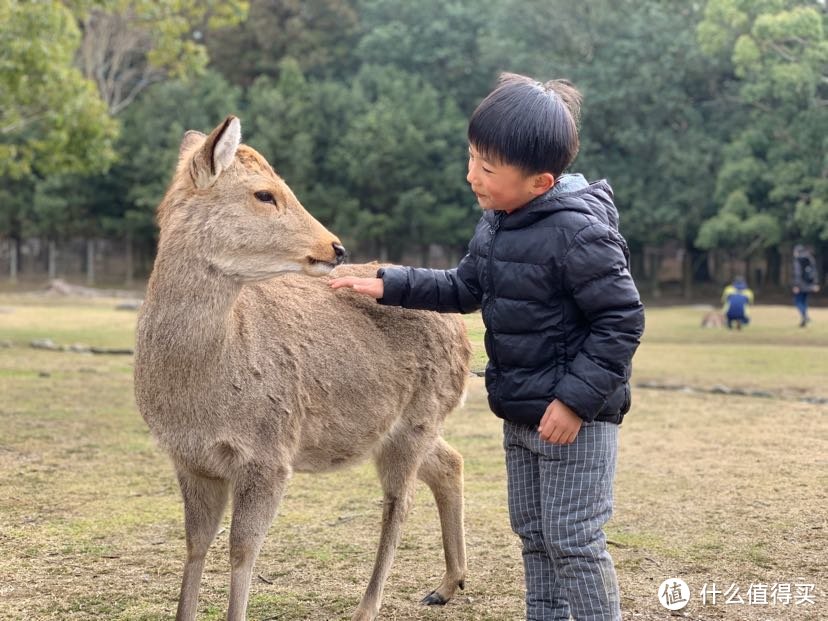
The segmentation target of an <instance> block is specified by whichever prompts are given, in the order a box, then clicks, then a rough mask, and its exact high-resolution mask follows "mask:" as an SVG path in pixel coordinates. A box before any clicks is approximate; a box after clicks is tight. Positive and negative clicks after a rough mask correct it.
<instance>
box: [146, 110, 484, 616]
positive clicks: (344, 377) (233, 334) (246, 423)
mask: <svg viewBox="0 0 828 621" xmlns="http://www.w3.org/2000/svg"><path fill="white" fill-rule="evenodd" d="M239 137H240V131H239V126H238V120H236V119H234V118H233V117H228V119H227V120H226V121H225V122H224V123H223V124H222V125H220V126H219V127H217V128H216V129H215V130H214V131H213V133H212V134H211V135H210V136H208V137H205V136H204V135H203V134H198V133H197V132H188V133H187V134H186V135H185V138H184V140H183V142H182V146H181V157H180V160H179V164H178V167H177V170H176V173H175V176H174V178H173V181H172V183H171V185H170V188H169V190H168V191H167V194H166V196H165V197H164V200H163V202H162V203H161V205H160V206H159V209H158V221H159V225H160V228H161V236H160V240H159V247H158V256H157V258H156V262H155V267H154V269H153V273H152V276H151V277H150V281H149V285H148V290H147V295H146V299H145V302H144V304H143V306H142V308H141V311H140V316H139V321H138V329H137V353H136V359H135V393H136V400H137V403H138V406H139V409H140V411H141V414H142V415H143V417H144V419H145V420H146V422H147V424H148V425H149V427H150V429H151V431H152V433H153V435H154V436H155V437H156V438H157V440H158V441H159V443H160V444H161V446H162V447H163V448H164V449H165V450H166V451H167V452H168V453H169V455H170V456H171V458H172V461H173V464H174V466H175V469H176V472H177V474H178V479H179V483H180V486H181V492H182V496H183V500H184V508H185V529H186V535H187V562H186V565H185V569H184V577H183V581H182V587H181V597H180V600H179V607H178V615H177V619H179V620H192V619H195V614H196V606H197V598H198V588H199V582H200V579H201V574H202V571H203V568H204V557H205V554H206V551H207V548H208V547H209V545H210V543H211V542H212V540H213V538H214V536H215V533H216V531H217V529H218V526H219V523H220V520H221V516H222V514H223V512H224V509H225V505H226V504H227V500H228V498H229V497H231V496H232V499H233V515H232V524H231V534H230V558H231V567H232V572H231V587H230V606H229V610H228V617H227V618H228V619H231V620H233V621H240V620H242V619H244V618H245V610H246V606H247V598H248V593H249V586H250V578H251V575H252V569H253V563H254V561H255V559H256V556H257V555H258V552H259V550H260V547H261V545H262V542H263V540H264V537H265V534H266V532H267V529H268V527H269V525H270V523H271V521H272V519H273V516H274V514H275V512H276V508H277V505H278V503H279V499H280V497H281V495H282V493H283V491H284V488H285V485H286V483H287V480H288V479H289V478H290V476H291V473H292V472H294V471H305V472H320V471H323V470H329V469H331V468H337V467H341V466H345V465H348V464H352V463H355V462H357V461H359V460H361V459H364V458H365V457H367V456H372V457H373V459H374V460H375V462H376V465H377V471H378V473H379V477H380V480H381V483H382V488H383V492H384V511H383V518H382V529H381V534H380V544H379V550H378V552H377V558H376V563H375V566H374V571H373V574H372V577H371V581H370V583H369V585H368V588H367V590H366V592H365V594H364V596H363V598H362V601H361V602H360V604H359V607H358V608H357V610H356V612H355V613H354V615H353V619H360V620H363V619H374V618H375V617H376V616H377V614H378V612H379V607H380V599H381V596H382V589H383V585H384V582H385V579H386V577H387V575H388V572H389V570H390V567H391V563H392V561H393V557H394V551H395V548H396V546H397V543H398V541H399V538H400V528H401V525H402V522H403V519H404V517H405V515H406V512H407V510H408V508H409V506H410V503H411V497H412V488H413V485H414V482H415V479H416V478H418V477H419V478H420V479H422V480H424V481H425V482H426V483H427V484H428V485H429V487H430V488H431V489H432V491H433V492H434V495H435V498H436V499H437V504H438V509H439V512H440V519H441V525H442V529H443V541H444V549H445V556H446V574H445V576H444V578H443V581H442V583H441V584H440V585H439V586H438V588H437V589H436V590H435V591H434V592H433V593H432V594H431V595H430V596H429V597H427V600H428V601H427V603H444V602H445V601H447V600H448V599H449V598H450V597H451V596H452V595H453V593H454V592H455V590H456V588H457V587H458V586H460V587H462V585H463V579H464V575H465V544H464V536H463V523H462V522H463V499H462V489H463V481H462V458H461V457H460V455H459V454H458V453H457V452H456V451H455V450H454V449H452V448H451V447H449V446H448V445H447V444H446V443H445V442H444V441H443V440H442V439H441V438H440V436H439V433H440V427H441V424H442V422H443V420H444V419H445V417H446V416H447V415H448V413H449V412H450V411H451V410H452V409H454V408H455V407H456V406H457V405H458V403H459V402H460V400H461V395H462V394H463V392H464V388H465V382H466V377H467V374H468V363H469V355H470V347H469V344H468V340H467V338H466V334H465V328H464V325H463V323H462V322H461V321H460V320H459V318H458V317H456V316H448V315H445V316H444V315H438V314H436V313H428V312H415V311H408V310H404V309H400V308H391V307H384V306H380V305H378V304H377V303H376V302H375V301H373V300H371V299H369V298H366V297H364V296H360V295H358V294H356V293H354V292H353V291H350V290H338V291H334V290H332V289H330V287H329V286H328V279H327V278H324V277H323V278H314V277H313V276H314V275H315V276H319V275H324V274H325V273H326V272H329V271H330V269H331V267H332V266H333V264H334V263H335V262H337V259H338V257H337V253H336V249H335V246H334V244H338V240H337V239H336V238H335V237H334V236H333V235H331V234H330V233H329V232H328V231H327V230H326V229H325V228H324V227H322V225H321V224H319V223H318V222H317V221H316V220H314V219H313V218H312V217H311V216H310V214H308V213H307V212H306V211H305V210H304V208H303V207H302V206H301V205H300V204H299V202H298V201H297V200H296V198H295V196H293V193H292V192H291V191H290V189H289V188H288V186H287V185H286V184H285V183H284V182H283V181H282V180H281V179H280V178H279V177H278V176H277V175H276V174H275V173H274V172H273V169H272V168H271V167H270V165H269V164H268V163H267V162H266V160H264V158H262V157H261V155H259V154H258V153H256V152H255V151H254V150H253V149H251V148H249V147H246V146H244V145H241V146H239V144H238V140H239ZM263 190H266V191H269V192H271V193H272V194H273V195H274V197H275V198H276V205H273V204H271V203H267V202H262V201H259V200H257V199H256V198H255V197H254V193H255V192H259V191H263ZM376 267H377V266H376V265H370V266H342V267H338V268H337V269H336V271H335V275H337V276H338V275H344V274H354V275H362V276H367V275H373V274H374V273H375V271H376Z"/></svg>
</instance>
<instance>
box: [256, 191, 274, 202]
mask: <svg viewBox="0 0 828 621" xmlns="http://www.w3.org/2000/svg"><path fill="white" fill-rule="evenodd" d="M253 196H255V197H256V199H257V200H260V201H262V202H263V203H273V204H274V205H275V204H276V199H275V198H274V197H273V194H271V193H270V192H267V191H265V190H261V191H259V192H255V193H254V194H253Z"/></svg>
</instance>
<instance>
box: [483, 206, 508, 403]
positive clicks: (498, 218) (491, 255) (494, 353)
mask: <svg viewBox="0 0 828 621" xmlns="http://www.w3.org/2000/svg"><path fill="white" fill-rule="evenodd" d="M503 216H504V214H503V212H498V213H496V214H495V221H494V223H493V224H490V225H489V235H491V238H492V241H491V243H490V244H489V256H488V259H487V262H486V263H487V269H488V272H489V274H488V278H489V308H490V309H491V307H492V304H493V303H494V276H493V275H492V262H493V259H494V244H495V238H496V237H497V231H498V229H499V228H500V223H501V222H502V221H503ZM491 315H492V314H491V312H489V318H490V319H491ZM485 323H486V326H487V329H488V330H491V328H489V327H488V326H490V325H491V324H490V322H488V321H486V322H485ZM492 364H494V367H495V369H496V372H495V378H494V386H493V387H492V401H494V402H497V401H498V396H497V388H498V385H499V383H500V382H499V380H500V365H499V364H498V362H497V349H496V346H495V337H494V334H492Z"/></svg>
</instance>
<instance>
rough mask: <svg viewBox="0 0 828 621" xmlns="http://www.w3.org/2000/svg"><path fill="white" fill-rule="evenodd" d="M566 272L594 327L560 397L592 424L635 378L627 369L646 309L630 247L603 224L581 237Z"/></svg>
mask: <svg viewBox="0 0 828 621" xmlns="http://www.w3.org/2000/svg"><path fill="white" fill-rule="evenodd" d="M564 270H565V271H564V286H565V288H566V290H567V291H568V293H569V294H570V295H572V297H573V299H574V300H575V303H576V304H577V306H578V308H579V309H580V311H581V312H582V313H583V316H584V319H585V321H586V322H587V323H588V324H589V334H588V336H587V337H586V339H585V340H584V342H583V345H582V346H581V349H580V351H579V352H578V354H577V355H576V356H575V359H574V360H573V361H572V362H571V363H570V365H569V369H568V372H567V374H566V375H564V377H563V378H561V380H560V381H559V382H558V385H557V387H556V389H555V397H556V398H557V399H559V400H560V401H563V402H564V403H565V404H566V405H568V406H569V407H570V408H571V409H572V410H574V411H575V413H576V414H578V416H580V417H581V418H582V419H584V420H586V421H591V420H594V419H595V417H596V416H597V415H598V413H599V412H600V411H601V409H602V408H603V406H604V404H605V403H606V400H607V398H608V397H609V396H610V395H612V393H614V392H615V391H616V390H617V389H618V388H619V387H620V386H621V385H622V384H624V382H626V381H628V379H629V378H628V377H627V369H628V367H629V364H630V361H631V360H632V356H633V354H634V353H635V350H636V349H637V348H638V344H639V341H640V338H641V335H642V334H643V332H644V306H643V305H642V304H641V299H640V297H639V295H638V290H637V289H636V287H635V283H634V282H633V279H632V276H631V275H630V272H629V269H628V259H627V247H626V243H625V242H624V240H623V238H622V237H621V236H620V235H619V234H617V233H616V232H615V231H612V230H610V229H608V228H607V227H605V226H603V225H597V224H595V225H591V226H589V227H587V228H585V229H583V230H582V231H580V232H579V233H578V234H577V235H576V236H575V238H574V239H573V242H572V244H571V245H570V247H569V249H568V250H567V253H566V256H565V258H564Z"/></svg>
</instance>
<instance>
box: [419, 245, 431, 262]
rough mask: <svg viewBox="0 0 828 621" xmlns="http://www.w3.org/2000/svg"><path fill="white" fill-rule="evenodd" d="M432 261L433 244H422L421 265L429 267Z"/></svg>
mask: <svg viewBox="0 0 828 621" xmlns="http://www.w3.org/2000/svg"><path fill="white" fill-rule="evenodd" d="M430 263H431V246H430V245H429V244H420V266H421V267H428V266H429V264H430Z"/></svg>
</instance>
